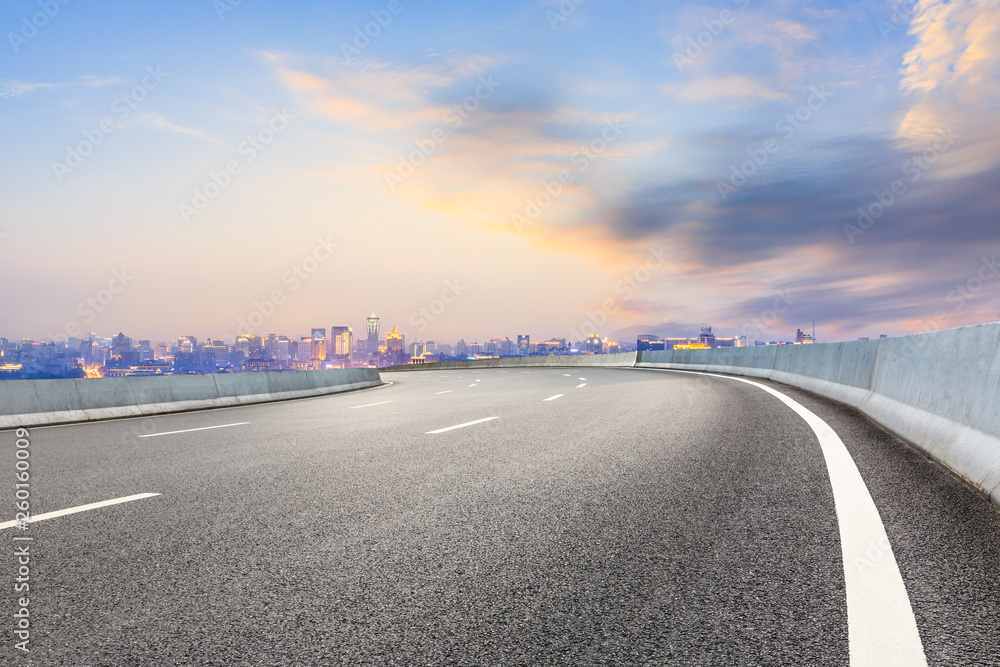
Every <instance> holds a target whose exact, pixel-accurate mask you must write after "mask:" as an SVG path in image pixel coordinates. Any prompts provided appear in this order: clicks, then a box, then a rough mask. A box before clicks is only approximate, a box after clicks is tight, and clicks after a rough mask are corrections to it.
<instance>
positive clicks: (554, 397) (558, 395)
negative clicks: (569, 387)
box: [542, 394, 566, 403]
mask: <svg viewBox="0 0 1000 667" xmlns="http://www.w3.org/2000/svg"><path fill="white" fill-rule="evenodd" d="M565 395H566V394H556V395H555V396H549V397H548V398H546V399H545V400H543V401H542V403H544V402H545V401H554V400H556V399H557V398H562V397H563V396H565Z"/></svg>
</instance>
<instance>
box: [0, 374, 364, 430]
mask: <svg viewBox="0 0 1000 667" xmlns="http://www.w3.org/2000/svg"><path fill="white" fill-rule="evenodd" d="M380 384H382V379H381V377H380V376H379V372H378V369H374V368H350V369H342V370H328V371H286V372H264V373H218V374H213V375H161V376H151V377H126V378H100V379H97V378H95V379H72V380H5V381H2V382H0V428H16V427H20V426H40V425H45V424H65V423H71V422H84V421H96V420H99V419H114V418H120V417H136V416H142V415H153V414H164V413H168V412H184V411H188V410H203V409H206V408H218V407H227V406H233V405H247V404H250V403H267V402H270V401H282V400H289V399H293V398H305V397H308V396H321V395H324V394H334V393H339V392H343V391H352V390H355V389H365V388H368V387H376V386H378V385H380Z"/></svg>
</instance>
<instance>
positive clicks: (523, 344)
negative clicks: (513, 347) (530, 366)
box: [517, 334, 531, 357]
mask: <svg viewBox="0 0 1000 667" xmlns="http://www.w3.org/2000/svg"><path fill="white" fill-rule="evenodd" d="M530 352H531V336H529V335H527V334H524V335H523V336H518V337H517V353H518V354H519V355H520V356H522V357H526V356H528V354H529V353H530Z"/></svg>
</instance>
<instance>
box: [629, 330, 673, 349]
mask: <svg viewBox="0 0 1000 667" xmlns="http://www.w3.org/2000/svg"><path fill="white" fill-rule="evenodd" d="M665 345H666V344H665V343H664V341H663V339H662V338H660V337H659V336H653V335H651V334H642V335H640V336H639V337H638V338H636V339H635V349H636V351H638V352H646V351H647V350H663V349H665Z"/></svg>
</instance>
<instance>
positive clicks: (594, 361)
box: [383, 322, 1000, 505]
mask: <svg viewBox="0 0 1000 667" xmlns="http://www.w3.org/2000/svg"><path fill="white" fill-rule="evenodd" d="M531 366H550V367H555V366H562V367H572V366H610V367H635V368H668V369H675V370H689V371H706V372H711V373H725V374H730V375H739V376H745V377H755V378H763V379H768V380H773V381H776V382H781V383H783V384H787V385H791V386H794V387H800V388H802V389H806V390H808V391H811V392H814V393H817V394H820V395H822V396H826V397H828V398H832V399H834V400H836V401H840V402H842V403H846V404H847V405H850V406H852V407H854V408H857V409H858V410H860V411H861V412H862V413H864V414H866V415H868V416H869V417H870V418H871V419H873V420H874V421H876V422H877V423H879V424H880V425H882V426H883V427H884V428H886V429H887V430H889V431H892V432H893V433H895V434H897V435H899V436H900V437H902V438H903V439H905V440H908V441H909V442H910V443H912V444H914V445H916V446H917V447H918V448H919V449H921V450H923V451H924V452H926V453H927V454H929V455H930V456H931V457H933V458H934V459H936V460H937V461H939V462H940V463H942V464H944V465H945V466H947V467H948V468H950V469H951V470H953V471H954V472H955V473H957V474H959V475H960V476H962V477H964V478H965V479H966V480H968V481H969V482H971V483H972V484H974V485H975V486H976V487H978V488H979V489H981V490H982V491H984V492H985V493H986V494H988V495H989V496H990V498H991V500H992V501H993V502H994V503H996V504H997V505H1000V322H993V323H989V324H979V325H975V326H969V327H961V328H958V329H947V330H944V331H934V332H930V333H923V334H914V335H911V336H900V337H897V338H884V339H880V340H872V341H851V342H846V343H821V344H817V345H769V346H761V347H745V348H719V349H714V350H665V351H651V352H639V353H622V354H606V355H560V356H551V357H517V358H505V359H479V360H474V361H449V362H443V363H432V364H414V365H412V366H397V367H394V368H389V369H383V370H384V371H385V370H388V371H404V370H405V371H431V370H447V369H461V368H519V367H531Z"/></svg>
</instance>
